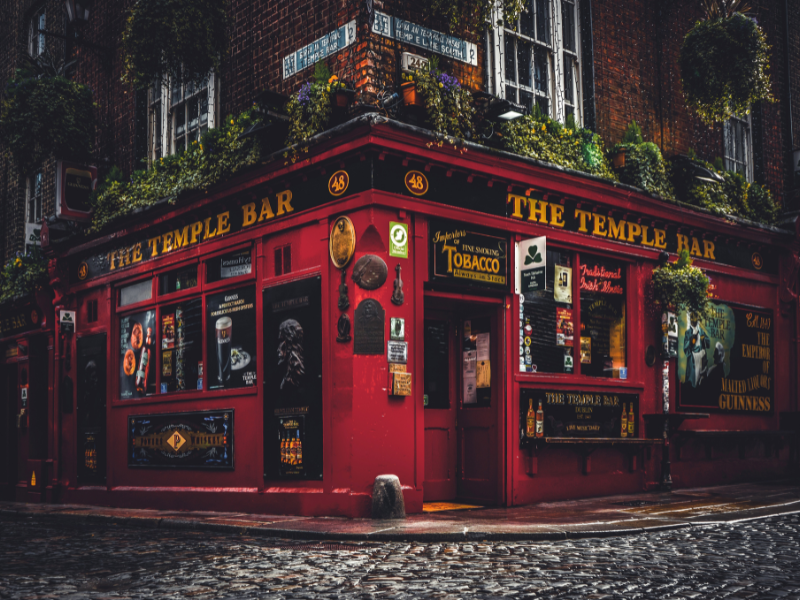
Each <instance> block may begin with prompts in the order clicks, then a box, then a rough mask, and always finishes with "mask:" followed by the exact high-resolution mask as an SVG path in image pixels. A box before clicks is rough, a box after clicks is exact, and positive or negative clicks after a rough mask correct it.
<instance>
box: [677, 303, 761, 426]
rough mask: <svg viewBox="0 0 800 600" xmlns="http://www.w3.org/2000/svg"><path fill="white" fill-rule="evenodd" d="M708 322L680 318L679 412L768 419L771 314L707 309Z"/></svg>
mask: <svg viewBox="0 0 800 600" xmlns="http://www.w3.org/2000/svg"><path fill="white" fill-rule="evenodd" d="M711 306H712V309H713V313H712V316H711V317H710V318H708V319H705V320H695V319H692V317H691V314H690V313H687V312H685V311H684V312H682V313H680V314H679V315H678V379H679V381H680V385H679V387H680V393H679V398H678V407H679V408H680V409H689V410H698V409H699V410H702V411H708V412H723V413H738V414H753V415H764V416H767V415H772V414H774V411H775V401H774V396H775V387H774V386H775V382H774V377H773V373H774V368H775V367H774V360H773V350H774V347H773V331H774V329H773V319H772V312H771V311H768V310H764V309H755V308H740V307H737V306H732V305H729V304H724V303H721V302H712V303H711Z"/></svg>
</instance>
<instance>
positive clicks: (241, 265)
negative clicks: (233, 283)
mask: <svg viewBox="0 0 800 600" xmlns="http://www.w3.org/2000/svg"><path fill="white" fill-rule="evenodd" d="M251 270H252V253H251V251H250V248H247V249H246V250H241V251H239V252H233V253H231V254H226V255H225V256H221V257H220V259H219V278H220V279H230V278H231V277H239V276H240V275H249V274H250V272H251Z"/></svg>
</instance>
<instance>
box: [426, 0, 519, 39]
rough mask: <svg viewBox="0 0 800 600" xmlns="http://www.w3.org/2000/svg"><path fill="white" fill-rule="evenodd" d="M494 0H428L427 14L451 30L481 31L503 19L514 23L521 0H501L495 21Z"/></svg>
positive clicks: (498, 23)
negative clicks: (493, 19) (494, 21)
mask: <svg viewBox="0 0 800 600" xmlns="http://www.w3.org/2000/svg"><path fill="white" fill-rule="evenodd" d="M494 5H495V2H494V0H477V1H476V0H428V3H427V6H428V16H430V17H432V18H434V19H437V20H439V21H441V22H442V23H443V24H444V26H445V29H447V31H448V32H450V33H452V32H453V31H456V30H459V31H474V32H479V31H483V29H484V28H486V27H489V28H491V27H492V25H497V26H498V27H499V26H502V24H503V21H507V22H509V23H516V22H517V19H519V16H520V14H521V13H522V11H523V10H524V8H525V4H524V3H523V1H522V0H502V1H501V2H500V14H499V15H498V16H499V18H498V19H497V22H496V23H493V21H492V8H493V7H494Z"/></svg>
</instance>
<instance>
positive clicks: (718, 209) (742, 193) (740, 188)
mask: <svg viewBox="0 0 800 600" xmlns="http://www.w3.org/2000/svg"><path fill="white" fill-rule="evenodd" d="M720 163H721V161H715V164H711V163H703V165H704V166H705V167H706V168H708V169H711V170H713V171H716V172H717V173H719V174H720V175H722V177H723V178H724V182H722V183H717V182H707V181H699V180H697V179H695V178H694V177H692V175H691V173H690V172H689V171H688V168H687V167H686V165H685V164H681V163H676V164H673V165H672V169H671V171H672V183H673V185H674V188H675V192H676V196H677V197H678V199H679V200H682V201H684V202H686V203H688V204H691V205H693V206H699V207H702V208H705V209H706V210H709V211H711V212H713V213H715V214H717V215H733V216H736V217H742V218H745V219H749V220H750V221H755V222H757V223H765V224H767V225H771V224H774V223H775V222H776V221H777V220H778V217H779V216H780V208H779V206H778V205H777V204H776V203H775V201H774V200H773V198H772V194H770V192H769V190H768V189H767V188H766V187H763V186H761V185H759V184H757V183H748V182H747V180H746V179H745V177H744V176H743V175H741V174H740V173H736V172H734V171H724V170H721V169H719V168H716V165H719V164H720Z"/></svg>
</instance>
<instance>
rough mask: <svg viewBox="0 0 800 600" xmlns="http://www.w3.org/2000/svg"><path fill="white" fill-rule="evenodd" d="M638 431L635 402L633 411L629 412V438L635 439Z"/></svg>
mask: <svg viewBox="0 0 800 600" xmlns="http://www.w3.org/2000/svg"><path fill="white" fill-rule="evenodd" d="M635 429H636V419H635V418H634V416H633V402H631V410H630V411H629V412H628V437H633V434H634V431H635Z"/></svg>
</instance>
